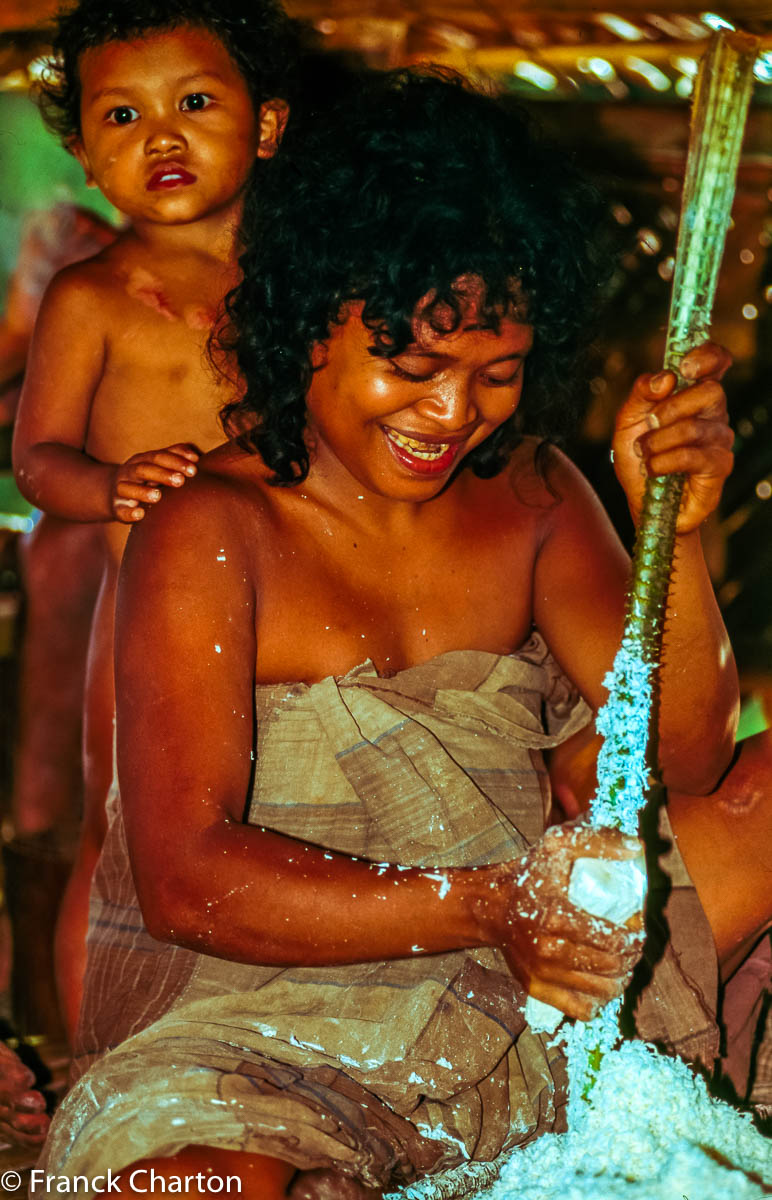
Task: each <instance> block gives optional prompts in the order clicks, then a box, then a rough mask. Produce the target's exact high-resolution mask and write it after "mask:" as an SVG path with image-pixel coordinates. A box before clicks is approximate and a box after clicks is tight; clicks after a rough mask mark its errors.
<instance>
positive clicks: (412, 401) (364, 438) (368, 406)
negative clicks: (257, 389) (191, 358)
mask: <svg viewBox="0 0 772 1200" xmlns="http://www.w3.org/2000/svg"><path fill="white" fill-rule="evenodd" d="M478 292H479V289H477V290H475V288H474V287H473V286H471V285H469V286H468V288H465V289H463V290H462V289H459V295H461V296H462V297H463V311H462V315H461V320H460V323H459V325H458V327H457V328H455V329H451V330H448V331H447V332H444V331H438V330H436V329H434V328H432V327H431V325H430V322H429V321H428V320H427V319H426V318H424V317H422V310H423V308H424V307H425V304H426V300H424V301H422V302H421V303H419V305H418V306H417V308H416V315H415V317H414V319H413V333H414V339H415V340H414V341H413V342H412V343H411V344H410V345H409V346H407V347H406V348H405V350H403V351H402V352H401V353H399V354H397V355H395V356H394V357H392V358H389V357H384V356H383V355H381V354H378V353H373V351H374V344H373V338H372V333H371V331H370V330H369V329H368V328H367V327H366V326H365V325H364V323H363V321H362V317H361V305H360V304H354V303H352V304H351V306H350V310H349V314H348V316H347V317H346V319H345V320H344V321H342V322H341V323H340V324H339V325H336V326H334V327H333V329H332V332H331V334H330V336H329V338H328V340H327V341H326V342H325V343H324V344H323V345H319V346H318V347H317V350H316V351H315V353H314V356H313V362H314V367H315V370H314V374H313V377H312V381H311V386H310V388H309V391H308V395H307V412H308V429H309V433H310V434H311V438H312V441H313V454H312V466H311V473H312V474H313V473H314V472H317V473H318V472H319V471H320V470H323V471H324V473H325V475H326V477H327V479H328V482H329V481H330V480H331V479H332V478H338V479H339V481H340V484H341V486H343V487H344V488H345V487H347V486H350V483H351V480H352V479H353V480H354V481H355V482H356V484H357V486H358V487H360V488H361V486H362V485H364V486H365V487H366V488H368V489H369V490H370V491H371V492H374V493H375V494H377V495H380V496H383V497H385V498H388V499H392V500H397V501H408V502H418V503H420V502H423V501H425V500H428V499H431V498H432V496H434V495H436V494H437V493H438V491H439V490H441V489H442V488H443V487H444V486H445V484H446V483H447V481H448V478H449V477H450V475H451V474H452V472H453V471H454V470H455V469H456V468H457V467H458V466H459V464H460V463H461V462H462V460H463V459H464V458H465V457H466V456H467V455H468V454H469V453H470V451H472V450H474V449H475V448H476V447H477V446H479V445H480V444H481V443H482V442H483V441H484V440H485V439H486V438H487V437H489V436H490V434H491V433H493V432H494V430H496V429H497V428H498V427H499V426H500V425H501V424H502V423H503V422H504V421H507V420H508V419H509V418H510V417H511V416H512V414H513V413H514V412H515V410H516V408H517V405H518V403H519V401H520V392H521V389H522V383H523V369H522V368H523V363H524V361H525V358H526V356H527V354H528V351H529V350H530V347H531V340H532V332H531V329H530V326H528V325H525V324H522V323H520V322H518V321H515V320H512V319H511V318H508V317H502V319H501V320H500V322H499V325H498V328H497V329H492V328H490V326H489V325H486V324H485V323H484V322H483V320H482V318H481V314H480V300H481V299H482V296H481V294H478ZM341 468H343V472H344V474H343V475H341V474H340V470H341ZM346 477H348V481H346Z"/></svg>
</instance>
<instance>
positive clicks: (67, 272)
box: [44, 237, 127, 316]
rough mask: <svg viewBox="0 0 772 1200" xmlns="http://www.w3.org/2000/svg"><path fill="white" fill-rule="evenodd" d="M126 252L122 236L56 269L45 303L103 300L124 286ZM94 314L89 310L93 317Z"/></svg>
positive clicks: (49, 304) (76, 302)
mask: <svg viewBox="0 0 772 1200" xmlns="http://www.w3.org/2000/svg"><path fill="white" fill-rule="evenodd" d="M126 257H127V256H126V251H125V249H124V246H123V238H122V237H118V238H117V239H116V241H115V242H113V243H112V244H111V245H109V246H105V247H104V249H102V250H100V251H99V253H98V254H94V255H92V256H91V257H90V258H83V259H80V260H79V261H78V262H75V263H71V264H70V265H69V266H67V267H63V268H62V270H61V271H57V273H56V275H54V277H53V279H52V280H51V283H50V284H49V285H48V289H47V291H46V295H45V298H44V303H45V304H46V305H47V306H48V307H50V306H51V305H52V304H64V303H67V304H78V303H79V302H80V303H85V302H89V301H90V302H92V303H93V302H94V300H97V299H100V300H104V299H106V298H107V297H108V296H109V295H110V294H111V293H115V292H117V291H119V290H122V289H124V288H125V283H124V281H123V278H122V276H123V273H124V271H125V268H126ZM95 315H96V313H94V312H92V316H95Z"/></svg>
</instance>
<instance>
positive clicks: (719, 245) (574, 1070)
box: [569, 30, 758, 1097]
mask: <svg viewBox="0 0 772 1200" xmlns="http://www.w3.org/2000/svg"><path fill="white" fill-rule="evenodd" d="M757 50H758V39H757V38H752V37H749V36H747V35H746V34H741V33H734V32H731V33H728V32H727V31H725V30H722V31H720V32H719V33H717V34H716V35H715V36H714V38H713V39H712V41H711V44H710V46H709V48H708V51H707V53H706V54H705V55H704V57H703V59H702V62H701V64H700V70H699V74H698V76H697V82H696V87H695V92H694V99H693V104H692V117H691V128H690V137H689V152H688V157H687V164H686V178H685V182H684V194H683V202H682V207H681V220H680V225H679V230H678V246H677V249H676V264H675V271H674V275H673V290H672V298H671V303H670V315H669V319H668V333H667V343H666V348H665V359H664V366H665V368H666V369H668V370H672V371H675V372H676V374H678V367H679V364H680V362H681V359H682V358H683V356H684V355H685V354H686V353H687V352H688V351H689V350H691V349H692V348H693V347H694V346H697V345H699V344H701V343H702V342H703V341H705V340H706V339H707V336H708V330H709V326H710V315H711V310H712V307H713V300H714V297H715V293H716V283H717V280H718V271H719V267H720V264H721V257H722V254H723V250H724V239H725V236H726V231H727V229H728V227H729V221H730V212H731V207H732V200H733V198H734V190H735V178H736V174H737V167H738V163H739V158H740V147H741V144H742V137H743V130H744V127H745V118H746V114H747V110H748V104H749V101H750V95H751V90H752V85H753V65H754V62H755V58H756V53H757ZM679 383H683V381H682V380H681V379H680V376H679ZM683 486H684V476H682V475H670V476H658V477H655V478H650V479H649V480H647V483H646V490H645V496H644V503H643V511H642V515H641V520H640V525H639V528H638V535H637V540H636V545H635V552H634V555H633V571H632V581H631V586H630V593H629V596H628V602H627V614H626V618H625V626H624V632H623V635H622V645H621V647H620V650H619V652H618V654H617V657H616V659H615V660H614V667H613V669H612V671H611V673H610V675H609V676H607V678H606V680H605V684H606V687H607V688H608V689H609V699H608V702H607V703H606V705H605V706H604V708H603V709H602V710H601V712H600V713H599V714H598V729H599V730H600V731H601V732H602V733H603V734H604V744H603V748H602V750H601V754H600V756H599V760H598V791H597V795H596V797H595V799H594V800H593V802H592V804H591V807H590V816H591V819H592V820H593V822H594V823H595V824H597V825H612V826H616V827H618V828H621V829H624V830H625V831H626V832H628V833H632V832H634V831H635V830H636V829H637V825H638V815H639V813H640V810H641V809H642V808H643V806H644V805H645V803H646V800H647V798H648V795H649V779H650V772H649V750H650V741H651V739H650V726H651V714H652V700H653V695H652V689H653V681H654V676H655V673H656V670H657V667H658V663H659V657H660V652H661V646H662V634H663V629H664V622H665V608H666V604H667V594H668V589H669V586H670V578H671V574H672V568H673V549H674V545H675V537H676V521H677V518H678V511H679V508H680V504H681V496H682V492H683ZM618 1009H619V1005H618V1003H616V1004H615V1005H613V1006H609V1008H608V1009H607V1010H606V1011H605V1012H604V1013H602V1014H601V1016H600V1017H598V1018H597V1020H596V1021H594V1022H591V1023H590V1025H589V1026H585V1027H584V1028H583V1029H582V1030H581V1031H579V1030H578V1031H577V1035H576V1038H575V1039H574V1045H573V1046H572V1047H570V1049H569V1054H570V1059H571V1086H572V1090H573V1092H574V1093H579V1094H581V1095H582V1096H584V1097H586V1096H587V1095H588V1093H589V1090H590V1089H591V1087H592V1082H593V1080H594V1078H595V1075H596V1074H597V1065H598V1061H599V1056H598V1051H599V1050H600V1051H601V1053H602V1052H603V1051H604V1050H606V1049H607V1048H609V1047H610V1046H611V1045H613V1044H614V1042H615V1037H616V1036H617V1031H616V1023H617V1013H618Z"/></svg>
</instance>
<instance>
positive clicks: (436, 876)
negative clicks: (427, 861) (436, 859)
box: [425, 871, 450, 900]
mask: <svg viewBox="0 0 772 1200" xmlns="http://www.w3.org/2000/svg"><path fill="white" fill-rule="evenodd" d="M425 878H426V879H433V880H434V882H435V883H438V884H439V885H440V890H439V892H438V893H437V895H438V897H439V899H440V900H444V899H445V897H446V896H447V894H448V892H449V891H450V880H449V879H448V876H447V875H445V874H440V872H432V871H427V872H426V874H425Z"/></svg>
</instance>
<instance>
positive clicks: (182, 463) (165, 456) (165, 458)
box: [121, 450, 197, 487]
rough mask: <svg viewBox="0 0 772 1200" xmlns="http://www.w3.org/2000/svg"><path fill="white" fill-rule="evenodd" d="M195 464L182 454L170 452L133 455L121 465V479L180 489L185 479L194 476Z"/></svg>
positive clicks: (161, 451) (156, 451) (159, 451)
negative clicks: (160, 484)
mask: <svg viewBox="0 0 772 1200" xmlns="http://www.w3.org/2000/svg"><path fill="white" fill-rule="evenodd" d="M196 470H197V467H196V464H195V462H194V461H192V460H191V459H188V458H186V457H184V456H183V455H182V454H174V453H172V452H171V451H170V450H155V451H153V453H149V454H142V455H134V457H133V458H130V459H129V460H128V461H127V462H125V463H124V464H123V467H122V469H121V478H123V479H130V480H132V481H134V482H137V483H142V482H149V483H162V484H166V485H167V486H170V487H182V485H183V483H184V482H185V480H186V479H192V477H193V476H194V475H195V474H196Z"/></svg>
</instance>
